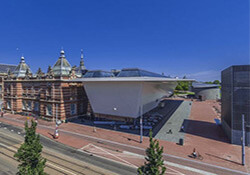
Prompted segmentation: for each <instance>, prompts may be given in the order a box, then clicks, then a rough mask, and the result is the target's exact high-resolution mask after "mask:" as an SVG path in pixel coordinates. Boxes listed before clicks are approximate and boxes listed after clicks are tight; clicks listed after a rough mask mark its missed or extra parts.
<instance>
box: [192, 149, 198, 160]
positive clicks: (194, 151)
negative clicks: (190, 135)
mask: <svg viewBox="0 0 250 175" xmlns="http://www.w3.org/2000/svg"><path fill="white" fill-rule="evenodd" d="M192 155H193V156H194V158H196V157H197V153H196V150H195V148H194V150H193V153H192Z"/></svg>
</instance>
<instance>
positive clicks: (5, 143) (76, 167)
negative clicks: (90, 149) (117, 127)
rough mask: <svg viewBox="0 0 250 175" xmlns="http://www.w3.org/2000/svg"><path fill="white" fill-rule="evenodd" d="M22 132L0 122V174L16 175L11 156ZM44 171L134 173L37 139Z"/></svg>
mask: <svg viewBox="0 0 250 175" xmlns="http://www.w3.org/2000/svg"><path fill="white" fill-rule="evenodd" d="M23 136H24V132H23V130H21V129H19V128H16V127H13V126H11V125H7V124H3V123H0V174H16V172H17V166H18V162H17V161H16V160H15V158H13V155H14V153H15V152H16V150H17V149H18V148H19V146H20V144H21V143H22V142H23V138H24V137H23ZM41 143H42V145H43V153H42V155H43V157H45V158H46V159H47V163H46V168H45V171H46V172H47V173H49V174H71V175H76V174H77V175H78V174H102V175H106V174H107V175H109V174H124V175H125V174H135V173H136V169H135V168H131V167H128V166H125V165H122V164H119V163H115V162H112V161H109V160H106V159H101V158H99V157H96V156H93V155H89V154H86V153H84V152H80V151H77V150H76V149H74V148H71V147H68V146H65V145H63V144H60V143H57V142H54V141H51V140H49V139H47V138H45V137H43V136H41Z"/></svg>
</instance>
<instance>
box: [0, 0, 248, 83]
mask: <svg viewBox="0 0 250 175" xmlns="http://www.w3.org/2000/svg"><path fill="white" fill-rule="evenodd" d="M249 14H250V13H249V1H248V0H162V1H160V0H151V1H149V0H140V1H139V0H105V1H104V0H88V1H87V0H67V1H66V0H60V1H59V0H41V1H38V0H37V1H34V0H25V1H22V0H10V1H1V2H0V63H8V64H17V63H18V62H19V61H20V56H21V55H22V54H23V55H24V57H25V59H26V62H27V63H28V64H29V65H30V67H31V69H32V71H33V72H36V71H37V69H38V67H41V68H42V69H43V70H44V71H46V70H47V67H48V65H52V66H53V64H54V63H55V62H56V60H57V59H58V56H59V52H60V49H61V47H62V46H63V48H64V50H65V54H66V57H67V59H68V60H69V62H70V63H71V65H79V61H80V49H81V48H83V50H84V55H85V65H86V67H87V68H88V69H104V70H110V69H114V68H115V69H121V68H127V67H139V68H143V69H147V70H150V71H154V72H158V73H162V72H164V73H165V74H166V75H172V76H183V75H187V76H188V77H189V78H196V79H197V80H203V81H208V80H214V79H218V78H220V71H221V70H223V69H224V68H226V67H229V66H230V65H234V64H249V49H250V47H249ZM17 48H19V49H17Z"/></svg>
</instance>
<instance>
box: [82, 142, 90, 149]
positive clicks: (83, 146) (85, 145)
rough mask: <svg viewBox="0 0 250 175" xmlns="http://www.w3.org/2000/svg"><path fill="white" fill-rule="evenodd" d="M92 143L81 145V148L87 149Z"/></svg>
mask: <svg viewBox="0 0 250 175" xmlns="http://www.w3.org/2000/svg"><path fill="white" fill-rule="evenodd" d="M90 144H91V143H89V144H87V145H85V146H83V147H81V148H80V149H85V148H87V147H88V146H89V145H90Z"/></svg>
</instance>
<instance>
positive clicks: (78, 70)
mask: <svg viewBox="0 0 250 175" xmlns="http://www.w3.org/2000/svg"><path fill="white" fill-rule="evenodd" d="M83 57H84V56H83V49H81V60H80V66H79V67H77V68H76V74H77V76H78V77H82V76H83V75H84V74H85V73H86V72H87V69H86V67H85V65H84V60H83Z"/></svg>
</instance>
